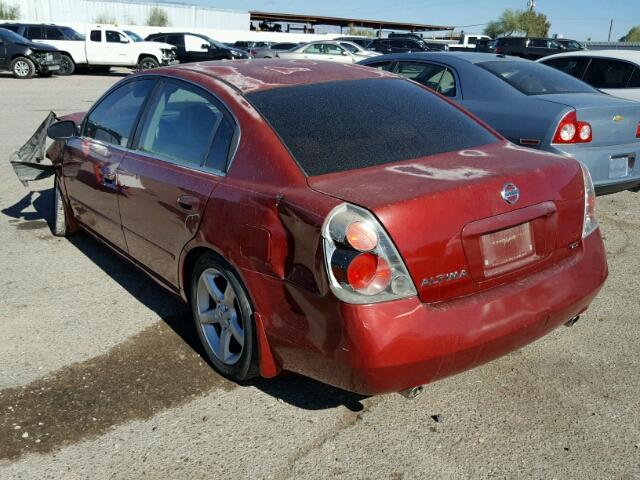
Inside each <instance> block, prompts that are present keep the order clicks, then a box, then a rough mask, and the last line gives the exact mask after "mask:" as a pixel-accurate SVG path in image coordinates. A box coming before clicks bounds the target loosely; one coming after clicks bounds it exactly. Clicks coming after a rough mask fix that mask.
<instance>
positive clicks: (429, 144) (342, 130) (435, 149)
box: [246, 79, 497, 176]
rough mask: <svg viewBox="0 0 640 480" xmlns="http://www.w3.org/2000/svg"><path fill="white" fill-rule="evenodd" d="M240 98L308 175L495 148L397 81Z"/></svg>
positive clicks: (472, 126)
mask: <svg viewBox="0 0 640 480" xmlns="http://www.w3.org/2000/svg"><path fill="white" fill-rule="evenodd" d="M246 98H247V99H248V100H249V102H251V104H252V105H253V106H254V107H255V108H256V110H258V112H260V114H261V115H262V116H263V117H264V118H265V119H266V120H267V121H268V122H269V123H270V125H271V126H272V127H273V129H274V130H275V132H276V133H277V134H278V135H279V136H280V138H281V139H282V141H283V142H284V144H285V145H286V147H287V148H288V149H289V151H290V152H291V154H292V155H293V158H294V159H295V160H296V162H297V163H298V165H299V166H300V168H301V170H302V171H303V172H304V173H305V174H306V175H308V176H313V175H324V174H327V173H333V172H341V171H345V170H352V169H358V168H366V167H372V166H376V165H384V164H388V163H393V162H399V161H402V160H408V159H412V158H420V157H425V156H429V155H435V154H438V153H444V152H451V151H458V150H465V149H471V148H474V147H477V146H480V145H487V144H490V143H495V142H496V141H497V138H496V137H495V136H494V135H493V134H491V133H490V132H489V131H488V130H486V129H485V128H484V127H482V126H481V125H480V124H478V123H477V122H475V121H474V120H473V119H471V118H470V117H469V116H468V115H466V114H465V113H463V112H462V111H460V110H459V109H458V108H456V107H455V106H453V105H450V104H449V103H448V102H446V101H444V100H442V99H441V98H439V97H438V96H437V95H436V94H434V93H433V92H431V91H429V90H427V89H426V88H423V87H422V86H419V85H417V84H415V83H413V82H410V81H408V80H404V79H365V80H351V81H337V82H325V83H315V84H310V85H298V86H294V87H283V88H272V89H267V90H261V91H257V92H253V93H248V94H246Z"/></svg>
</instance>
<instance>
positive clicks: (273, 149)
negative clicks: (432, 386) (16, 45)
mask: <svg viewBox="0 0 640 480" xmlns="http://www.w3.org/2000/svg"><path fill="white" fill-rule="evenodd" d="M49 136H50V137H52V138H54V139H57V140H58V141H57V142H55V143H54V145H53V146H52V147H51V148H50V149H49V152H48V156H49V158H51V159H52V161H53V162H54V164H55V165H56V177H55V193H56V195H55V202H56V204H55V209H56V224H55V229H56V233H57V234H60V235H64V234H68V233H71V232H73V231H75V230H77V229H82V230H85V231H87V232H89V233H90V234H92V235H94V236H95V237H97V238H98V239H100V240H101V241H103V242H104V243H105V244H106V245H108V246H109V247H111V248H112V249H114V250H115V251H117V252H118V253H120V254H121V255H122V256H123V257H125V258H127V259H129V260H130V261H131V262H133V263H134V264H135V265H137V266H138V267H140V268H141V269H142V270H144V271H145V272H147V273H148V274H149V275H150V276H151V277H152V278H153V279H155V280H156V281H157V282H158V283H159V284H160V285H162V286H164V287H165V288H166V289H167V290H169V291H170V292H172V293H174V294H177V295H180V296H181V297H182V298H183V299H184V300H185V301H186V302H189V304H190V306H191V309H192V311H193V319H194V322H195V326H196V329H197V332H198V335H199V336H200V339H201V340H202V344H203V346H204V349H205V350H206V352H207V354H208V356H209V359H210V361H211V363H212V364H213V366H214V368H215V369H216V370H218V371H219V372H220V373H221V374H223V375H225V376H227V377H229V378H231V379H234V380H245V379H248V378H251V377H253V376H257V375H262V376H264V377H272V376H275V375H277V374H278V373H279V372H280V371H281V370H283V369H285V370H290V371H295V372H299V373H302V374H304V375H308V376H310V377H313V378H316V379H319V380H321V381H323V382H326V383H329V384H332V385H335V386H338V387H342V388H344V389H347V390H352V391H355V392H360V393H363V394H377V393H383V392H393V391H403V390H406V389H410V388H412V387H416V386H419V385H423V384H427V383H429V382H432V381H434V380H436V379H439V378H443V377H446V376H448V375H452V374H454V373H456V372H461V371H463V370H466V369H469V368H473V367H475V366H477V365H480V364H482V363H484V362H487V361H489V360H492V359H494V358H496V357H499V356H501V355H504V354H506V353H508V352H510V351H512V350H514V349H516V348H519V347H521V346H523V345H526V344H527V343H529V342H531V341H533V340H535V339H537V338H539V337H541V336H543V335H545V334H546V333H547V332H549V331H551V330H553V329H554V328H555V327H557V326H558V325H561V324H564V323H567V322H569V323H571V322H573V321H574V320H575V318H577V316H578V315H579V314H580V313H582V312H583V311H585V310H586V309H587V307H588V306H589V303H590V302H591V301H592V300H593V298H594V297H595V295H596V294H597V293H598V291H599V290H600V288H601V286H602V284H603V282H604V281H605V279H606V277H607V263H606V259H605V254H604V248H603V244H602V239H601V236H600V231H599V229H598V224H597V220H596V218H595V216H594V206H595V197H594V191H593V186H592V183H591V179H590V177H589V174H588V172H587V170H585V169H584V168H582V167H581V165H580V164H579V163H578V162H577V161H575V160H571V159H568V158H562V157H558V156H554V155H552V154H548V153H545V152H540V151H533V150H530V149H523V148H519V147H517V146H515V145H513V144H511V143H509V142H507V141H506V140H505V139H504V138H503V137H501V136H500V135H499V134H497V133H496V132H495V131H493V130H491V129H490V128H489V127H487V126H486V125H484V124H482V123H480V122H479V121H478V120H477V119H475V118H474V117H472V116H471V115H470V114H468V113H467V112H465V111H464V110H462V109H461V108H459V107H457V106H455V105H454V104H452V103H450V102H449V101H447V100H446V99H445V98H443V97H441V96H440V95H438V94H436V93H434V92H432V91H430V90H428V89H426V88H425V87H423V86H421V85H418V84H416V83H414V82H411V81H409V80H406V79H403V78H400V77H396V76H394V75H392V74H388V73H386V72H381V71H376V70H372V69H368V68H364V67H359V66H350V65H349V66H347V65H339V64H330V63H322V62H319V63H315V62H306V61H264V62H263V61H251V62H241V61H235V62H216V63H215V64H213V63H212V64H190V65H185V66H178V67H167V68H161V69H157V70H153V71H147V72H144V73H141V74H136V75H132V76H129V77H127V78H125V79H123V80H122V81H121V82H119V83H118V84H116V85H115V86H114V87H113V88H111V89H110V90H109V91H108V92H107V93H106V94H105V95H104V96H103V97H102V98H101V99H100V100H98V102H97V103H96V104H95V105H94V106H93V107H92V108H91V109H90V110H89V112H87V113H86V114H78V115H73V116H70V117H67V119H66V120H63V121H61V122H59V123H57V124H54V125H53V126H52V127H50V128H49Z"/></svg>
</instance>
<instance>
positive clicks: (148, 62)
mask: <svg viewBox="0 0 640 480" xmlns="http://www.w3.org/2000/svg"><path fill="white" fill-rule="evenodd" d="M159 66H160V64H159V63H158V61H157V60H156V59H155V58H153V57H143V58H141V59H140V61H139V62H138V70H151V69H152V68H158V67H159Z"/></svg>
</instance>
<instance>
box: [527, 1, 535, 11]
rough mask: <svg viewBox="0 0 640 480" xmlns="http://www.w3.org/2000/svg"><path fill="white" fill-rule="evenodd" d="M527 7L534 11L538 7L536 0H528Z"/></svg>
mask: <svg viewBox="0 0 640 480" xmlns="http://www.w3.org/2000/svg"><path fill="white" fill-rule="evenodd" d="M527 8H528V9H529V11H530V12H533V11H534V10H535V9H536V0H528V1H527Z"/></svg>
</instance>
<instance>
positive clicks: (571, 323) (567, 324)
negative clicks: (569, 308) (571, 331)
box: [564, 315, 580, 327]
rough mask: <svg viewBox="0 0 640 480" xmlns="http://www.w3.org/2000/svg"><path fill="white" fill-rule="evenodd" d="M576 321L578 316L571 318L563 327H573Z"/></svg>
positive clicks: (578, 318)
mask: <svg viewBox="0 0 640 480" xmlns="http://www.w3.org/2000/svg"><path fill="white" fill-rule="evenodd" d="M578 320H580V315H576V316H575V317H572V318H571V319H570V320H569V321H568V322H566V323H565V324H564V326H565V327H573V326H574V325H575V324H576V323H577V322H578Z"/></svg>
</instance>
